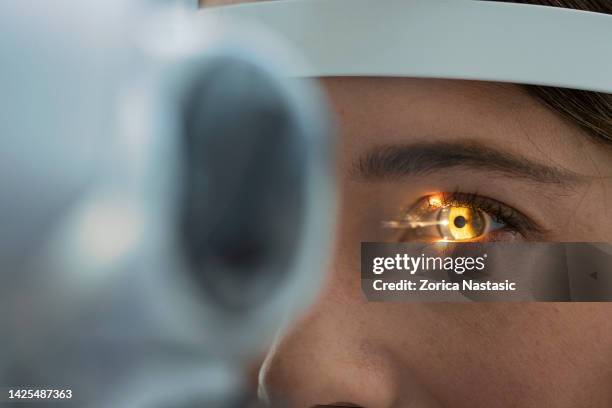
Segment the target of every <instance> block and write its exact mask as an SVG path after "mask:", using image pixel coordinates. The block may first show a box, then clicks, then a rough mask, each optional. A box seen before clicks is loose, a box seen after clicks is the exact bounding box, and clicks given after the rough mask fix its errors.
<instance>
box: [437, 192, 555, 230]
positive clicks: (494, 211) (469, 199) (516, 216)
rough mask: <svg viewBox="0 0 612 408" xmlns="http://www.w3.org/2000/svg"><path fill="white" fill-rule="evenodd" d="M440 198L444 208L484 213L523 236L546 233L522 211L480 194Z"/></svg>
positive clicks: (457, 194)
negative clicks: (467, 208) (462, 208)
mask: <svg viewBox="0 0 612 408" xmlns="http://www.w3.org/2000/svg"><path fill="white" fill-rule="evenodd" d="M440 198H441V201H442V205H443V206H449V205H454V206H463V207H470V208H474V209H478V210H481V211H484V212H486V213H487V214H489V215H490V216H492V217H494V219H495V221H501V222H503V223H504V224H507V225H508V226H509V227H510V228H512V229H515V230H517V231H518V232H520V233H521V234H523V235H527V236H533V235H543V234H545V233H546V231H545V229H544V228H542V227H541V226H540V225H538V224H537V223H536V222H534V221H533V220H531V219H530V218H529V217H527V216H526V215H524V214H523V213H521V212H520V211H518V210H516V209H514V208H512V207H509V206H507V205H505V204H502V203H500V202H499V201H497V200H494V199H492V198H489V197H486V196H482V195H480V194H478V193H462V192H459V191H455V192H452V193H441V194H440Z"/></svg>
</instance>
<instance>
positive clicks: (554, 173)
mask: <svg viewBox="0 0 612 408" xmlns="http://www.w3.org/2000/svg"><path fill="white" fill-rule="evenodd" d="M453 168H463V169H468V170H482V171H488V172H493V173H497V174H500V175H502V176H506V177H513V178H521V179H526V180H530V181H533V182H537V183H542V184H557V185H560V186H562V187H564V186H568V185H572V184H576V183H578V182H580V181H583V179H584V177H583V176H581V175H579V174H578V173H575V172H573V171H570V170H568V169H564V168H561V167H554V166H549V165H546V164H543V163H538V162H536V161H533V160H530V159H528V158H526V157H523V156H520V155H517V154H514V153H508V152H505V151H501V150H497V149H494V148H491V147H489V146H486V145H484V144H482V143H479V142H475V141H464V142H424V143H417V144H409V145H388V146H378V147H375V148H373V149H371V150H369V151H367V152H366V153H365V154H363V155H361V156H360V157H358V158H357V160H356V161H355V162H354V163H353V166H352V169H351V174H352V175H353V176H356V178H358V179H362V180H380V179H397V178H402V177H409V176H423V175H428V174H431V173H432V172H435V171H440V170H445V169H453Z"/></svg>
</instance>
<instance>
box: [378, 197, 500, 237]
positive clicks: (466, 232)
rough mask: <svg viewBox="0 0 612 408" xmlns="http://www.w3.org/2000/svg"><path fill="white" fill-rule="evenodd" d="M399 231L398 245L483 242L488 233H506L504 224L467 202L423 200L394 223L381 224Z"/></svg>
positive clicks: (439, 199)
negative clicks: (416, 242)
mask: <svg viewBox="0 0 612 408" xmlns="http://www.w3.org/2000/svg"><path fill="white" fill-rule="evenodd" d="M383 225H384V226H386V227H390V228H395V229H397V230H398V231H399V237H398V240H399V241H402V242H407V241H420V242H423V241H425V242H437V241H451V242H458V241H467V242H469V241H487V240H491V233H493V232H495V231H500V230H504V229H508V224H507V223H506V222H504V221H502V220H500V219H499V217H498V215H497V214H491V213H489V212H488V211H485V210H483V209H481V208H478V207H477V206H476V205H471V204H470V203H469V202H457V201H456V200H455V201H449V200H444V199H443V198H441V197H439V196H429V197H424V198H422V199H421V200H419V201H418V202H417V203H416V204H415V205H414V206H412V207H411V208H410V209H409V210H408V211H406V213H405V214H404V215H403V216H402V217H401V219H400V220H398V221H391V222H385V223H383Z"/></svg>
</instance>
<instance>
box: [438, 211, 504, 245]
mask: <svg viewBox="0 0 612 408" xmlns="http://www.w3.org/2000/svg"><path fill="white" fill-rule="evenodd" d="M437 220H438V221H439V223H438V232H439V234H440V238H439V239H440V240H444V241H474V240H478V239H482V238H484V237H485V235H486V234H488V233H489V232H492V231H494V230H498V229H500V228H504V227H505V224H503V223H500V222H496V221H494V220H493V217H492V216H491V215H489V214H487V213H486V212H484V211H482V210H479V209H477V208H471V207H464V206H453V205H449V206H447V207H443V208H440V209H439V210H438V215H437Z"/></svg>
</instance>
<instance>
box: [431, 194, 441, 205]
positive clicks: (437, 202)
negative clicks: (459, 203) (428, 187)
mask: <svg viewBox="0 0 612 408" xmlns="http://www.w3.org/2000/svg"><path fill="white" fill-rule="evenodd" d="M429 206H430V207H442V199H441V198H440V197H439V196H435V195H434V196H431V197H429Z"/></svg>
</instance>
